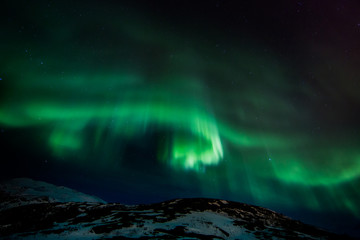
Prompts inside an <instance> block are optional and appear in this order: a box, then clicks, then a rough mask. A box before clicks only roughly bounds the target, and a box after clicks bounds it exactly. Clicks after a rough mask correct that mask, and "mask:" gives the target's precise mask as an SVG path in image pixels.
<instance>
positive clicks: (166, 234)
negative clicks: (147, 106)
mask: <svg viewBox="0 0 360 240" xmlns="http://www.w3.org/2000/svg"><path fill="white" fill-rule="evenodd" d="M44 194H45V196H44ZM46 195H47V196H46ZM0 197H1V201H0V202H1V205H0V207H1V208H0V239H132V238H136V239H242V240H244V239H245V240H247V239H339V240H340V239H350V238H349V237H347V236H340V235H336V234H333V233H329V232H327V231H324V230H321V229H318V228H315V227H313V226H310V225H307V224H304V223H301V222H299V221H295V220H292V219H290V218H288V217H285V216H283V215H281V214H278V213H276V212H273V211H271V210H268V209H265V208H262V207H257V206H252V205H248V204H243V203H238V202H231V201H225V200H216V199H203V198H194V199H175V200H171V201H166V202H162V203H156V204H149V205H134V206H129V205H122V204H117V203H105V202H104V201H102V200H101V199H98V198H96V197H92V196H88V195H86V194H83V193H79V192H76V191H74V190H71V189H68V188H64V187H57V186H54V185H51V184H47V183H43V182H38V181H33V180H30V179H16V180H13V181H11V182H8V183H5V184H2V185H1V187H0ZM64 197H67V198H69V199H72V200H73V201H71V202H66V201H65V199H64Z"/></svg>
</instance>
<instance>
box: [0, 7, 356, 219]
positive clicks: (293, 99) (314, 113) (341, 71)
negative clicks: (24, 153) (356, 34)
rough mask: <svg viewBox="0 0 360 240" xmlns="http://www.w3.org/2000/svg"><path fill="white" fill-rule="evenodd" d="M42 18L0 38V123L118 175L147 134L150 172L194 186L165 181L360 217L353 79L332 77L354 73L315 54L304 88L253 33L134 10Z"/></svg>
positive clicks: (63, 155)
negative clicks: (223, 31)
mask: <svg viewBox="0 0 360 240" xmlns="http://www.w3.org/2000/svg"><path fill="white" fill-rule="evenodd" d="M11 6H12V5H11ZM22 11H23V12H24V11H25V10H24V9H23V10H22ZM62 11H65V10H64V9H63V10H62ZM23 12H22V13H23ZM43 12H44V10H43V9H42V8H41V7H39V8H38V9H37V10H36V12H35V15H37V17H36V18H34V19H33V20H32V21H31V23H29V24H23V28H21V26H17V24H15V23H13V24H11V23H9V24H7V25H6V26H3V28H2V30H1V31H2V33H3V34H5V35H6V36H7V37H6V38H4V39H2V42H3V44H2V46H1V51H2V54H1V55H2V58H1V62H0V64H1V65H0V66H1V67H0V73H1V76H0V77H1V78H2V80H1V81H0V88H1V97H0V126H1V127H2V128H4V129H41V131H40V132H38V134H34V139H37V140H36V141H37V144H38V147H39V149H41V148H46V149H47V150H48V151H49V152H51V155H52V156H53V158H54V159H55V161H59V162H61V161H62V162H67V161H69V162H68V163H69V164H75V165H76V164H77V165H84V166H87V167H88V168H92V169H94V171H96V169H102V170H101V171H103V169H107V168H109V169H112V170H113V171H119V172H121V171H122V170H121V169H122V164H123V163H124V162H126V159H123V158H121V157H119V155H121V153H124V151H125V146H126V142H127V141H137V139H141V138H144V139H146V138H147V136H149V134H151V133H154V132H155V133H156V134H157V135H156V136H161V137H160V138H157V139H156V143H154V144H155V145H156V148H157V149H156V153H157V156H156V159H157V161H158V163H159V164H161V165H163V166H164V167H166V169H168V171H170V172H172V173H173V174H174V176H173V178H174V179H175V178H178V176H181V175H184V176H186V174H190V175H194V176H195V178H196V179H197V182H196V183H189V182H188V181H186V180H184V182H183V183H180V180H174V179H173V180H169V182H171V183H172V184H175V185H176V184H178V185H186V184H197V185H198V186H199V187H200V188H201V191H202V192H203V195H204V196H215V197H219V198H221V197H222V195H221V194H222V189H228V190H229V192H230V194H231V198H232V199H235V200H236V199H239V200H241V199H242V198H243V196H244V195H247V196H249V198H250V199H252V201H253V202H252V203H254V204H258V205H261V206H275V207H276V206H283V207H285V208H289V209H290V208H295V207H301V208H304V209H308V210H311V211H315V212H347V213H350V214H352V215H355V216H357V217H360V207H359V204H358V203H359V201H360V191H359V189H360V188H359V186H360V150H359V149H360V148H359V138H358V132H357V129H356V125H358V124H353V123H352V122H351V120H348V119H350V118H351V114H348V112H353V111H354V110H356V109H358V108H357V107H351V106H349V105H346V103H347V102H349V101H352V102H354V103H356V105H354V106H358V103H359V101H360V98H359V97H358V96H357V95H356V91H355V90H354V89H353V88H352V87H349V86H350V85H351V84H350V83H349V81H350V80H349V81H345V80H344V81H343V82H342V83H338V82H337V81H336V79H338V78H341V79H344V78H352V76H348V75H347V74H346V72H347V71H349V69H350V72H351V71H352V72H354V71H355V70H354V69H353V68H352V65H351V64H349V65H347V66H344V64H341V61H340V60H338V61H337V60H336V59H335V60H328V59H329V58H328V56H327V55H326V54H322V53H321V52H320V50H319V51H318V52H316V51H317V50H313V51H314V53H315V54H317V55H316V56H317V57H318V59H320V60H321V61H318V62H317V63H316V64H313V63H311V62H309V63H308V65H306V63H303V65H302V67H301V68H302V69H311V70H310V71H312V72H313V74H312V75H314V76H315V77H314V78H315V79H316V80H314V81H316V83H311V84H310V83H306V82H305V83H304V81H303V79H305V76H304V75H302V74H301V73H300V72H301V70H299V69H296V68H294V62H292V61H288V60H286V59H285V58H284V57H282V56H281V55H280V54H278V53H277V52H276V50H275V48H274V49H271V47H269V46H267V44H266V42H264V41H261V40H259V39H258V38H257V37H256V36H251V35H250V34H249V35H247V36H246V37H244V38H241V39H240V40H239V38H226V36H225V37H214V36H213V35H216V32H215V33H212V32H211V31H208V28H206V27H205V28H203V30H201V31H200V32H199V33H197V32H196V31H192V30H189V28H187V26H188V25H186V23H184V25H181V24H180V26H178V25H177V31H171V28H170V25H171V24H170V23H169V24H160V22H161V20H160V19H159V18H156V17H153V18H150V17H149V18H147V17H146V15H145V16H144V15H142V14H139V13H137V12H136V11H135V10H133V11H132V12H131V14H124V15H121V14H119V15H116V14H115V13H109V15H110V16H112V17H113V18H112V20H109V19H108V18H107V17H106V15H107V14H105V13H101V14H102V17H101V18H100V17H97V18H96V19H94V18H93V15H92V14H91V13H89V14H88V15H85V16H82V18H80V17H78V16H77V15H75V14H73V15H72V13H71V12H70V11H69V12H68V15H67V19H66V20H64V21H63V22H61V23H58V22H57V21H56V20H55V19H56V18H55V17H49V18H47V21H43V19H44V18H45V15H44V14H43ZM52 14H55V12H53V13H52ZM50 15H51V14H50ZM24 18H26V17H24ZM149 19H151V20H149ZM109 22H111V24H110V25H109ZM49 26H52V27H49ZM103 26H105V27H103ZM15 28H16V30H14V29H15ZM18 28H20V29H22V32H18ZM169 29H170V30H169ZM33 32H35V35H36V37H34V34H33ZM304 48H305V47H304ZM309 48H310V47H309ZM264 49H267V51H264ZM301 51H305V50H302V49H299V50H298V54H299V55H300V56H301ZM308 51H311V50H308ZM334 55H335V53H334ZM330 61H334V62H335V63H336V64H333V65H332V66H333V67H334V68H335V69H334V70H333V72H335V73H336V74H333V75H332V77H329V74H328V73H327V72H326V70H324V69H325V65H326V64H325V63H329V64H330ZM323 62H325V63H324V64H323ZM324 79H326V81H325V80H324ZM333 89H338V91H337V93H334V92H333ZM320 95H322V96H323V97H320ZM319 99H320V100H319ZM325 103H326V106H330V107H329V108H332V109H331V110H329V108H327V107H326V106H325V105H324V104H325ZM345 105H346V106H347V107H345ZM324 106H325V107H324ZM357 128H358V126H357ZM145 144H146V143H145ZM114 148H118V149H119V150H116V151H114ZM100 155H103V157H102V158H101V161H100V160H96V159H97V157H98V156H100ZM142 161H146V159H143V160H142ZM115 163H116V164H115ZM99 171H100V170H99ZM164 181H166V180H164Z"/></svg>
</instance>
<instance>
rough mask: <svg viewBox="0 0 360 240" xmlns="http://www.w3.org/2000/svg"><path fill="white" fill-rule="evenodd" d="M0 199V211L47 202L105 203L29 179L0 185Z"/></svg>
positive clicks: (73, 191)
mask: <svg viewBox="0 0 360 240" xmlns="http://www.w3.org/2000/svg"><path fill="white" fill-rule="evenodd" d="M0 198H1V201H0V209H4V208H11V207H17V206H22V205H27V204H34V203H48V202H96V203H106V202H105V201H103V200H101V199H100V198H98V197H94V196H90V195H87V194H84V193H81V192H77V191H75V190H72V189H70V188H67V187H62V186H55V185H53V184H49V183H45V182H42V181H35V180H32V179H29V178H15V179H12V180H10V181H6V182H4V183H2V184H0Z"/></svg>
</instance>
